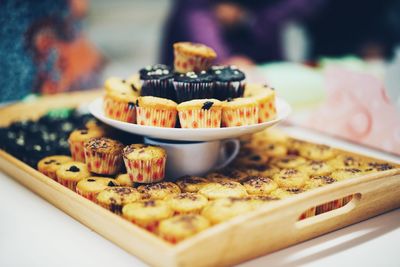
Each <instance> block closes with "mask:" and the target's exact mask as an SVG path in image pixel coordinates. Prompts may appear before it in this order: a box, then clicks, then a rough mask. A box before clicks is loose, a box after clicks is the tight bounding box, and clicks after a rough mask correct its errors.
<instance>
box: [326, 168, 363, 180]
mask: <svg viewBox="0 0 400 267" xmlns="http://www.w3.org/2000/svg"><path fill="white" fill-rule="evenodd" d="M363 174H365V173H364V172H363V171H362V170H361V169H359V168H341V169H336V170H334V171H333V172H332V174H331V176H332V178H334V179H336V180H338V181H341V180H345V179H349V178H354V177H357V176H362V175H363Z"/></svg>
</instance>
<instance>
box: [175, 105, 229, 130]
mask: <svg viewBox="0 0 400 267" xmlns="http://www.w3.org/2000/svg"><path fill="white" fill-rule="evenodd" d="M177 109H178V115H179V122H180V124H181V127H182V128H219V127H221V114H222V104H221V101H219V100H217V99H195V100H190V101H186V102H183V103H181V104H179V105H178V107H177Z"/></svg>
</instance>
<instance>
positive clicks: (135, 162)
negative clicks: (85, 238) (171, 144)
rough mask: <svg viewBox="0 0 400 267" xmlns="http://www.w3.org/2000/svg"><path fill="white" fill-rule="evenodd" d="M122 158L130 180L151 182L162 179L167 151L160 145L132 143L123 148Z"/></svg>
mask: <svg viewBox="0 0 400 267" xmlns="http://www.w3.org/2000/svg"><path fill="white" fill-rule="evenodd" d="M123 159H124V162H125V167H126V170H127V173H128V176H129V178H130V179H131V181H132V182H137V183H153V182H158V181H161V180H162V179H164V174H165V162H166V159H167V153H166V151H165V150H164V149H163V148H161V147H158V146H148V145H143V144H132V145H129V146H127V147H125V148H124V150H123Z"/></svg>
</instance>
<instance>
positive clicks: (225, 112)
mask: <svg viewBox="0 0 400 267" xmlns="http://www.w3.org/2000/svg"><path fill="white" fill-rule="evenodd" d="M257 123H258V107H257V103H256V102H255V101H254V100H252V99H250V98H234V99H228V100H227V101H224V102H223V103H222V126H223V127H232V126H244V125H252V124H257Z"/></svg>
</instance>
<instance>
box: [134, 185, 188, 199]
mask: <svg viewBox="0 0 400 267" xmlns="http://www.w3.org/2000/svg"><path fill="white" fill-rule="evenodd" d="M138 190H139V192H140V193H141V194H147V195H149V197H150V198H151V199H164V198H166V197H167V196H171V195H177V194H180V193H181V189H180V188H179V186H177V185H176V184H174V183H171V182H161V183H154V184H147V185H141V186H139V187H138Z"/></svg>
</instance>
